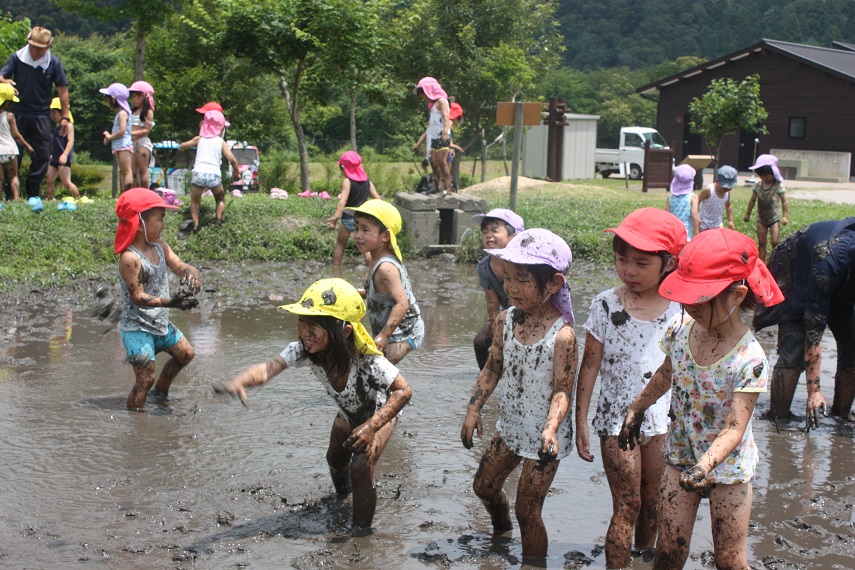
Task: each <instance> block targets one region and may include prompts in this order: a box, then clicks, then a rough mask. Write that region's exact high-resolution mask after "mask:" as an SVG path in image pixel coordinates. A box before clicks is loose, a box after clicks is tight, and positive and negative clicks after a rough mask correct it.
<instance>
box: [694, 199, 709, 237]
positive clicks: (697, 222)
mask: <svg viewBox="0 0 855 570" xmlns="http://www.w3.org/2000/svg"><path fill="white" fill-rule="evenodd" d="M704 192H706V193H707V196H709V189H708V188H704V189H703V190H701V193H700V194H692V200H691V205H692V235H698V234H699V233H701V208H700V204H701V202H703V201H704V200H705V199H706V197H705V196H704Z"/></svg>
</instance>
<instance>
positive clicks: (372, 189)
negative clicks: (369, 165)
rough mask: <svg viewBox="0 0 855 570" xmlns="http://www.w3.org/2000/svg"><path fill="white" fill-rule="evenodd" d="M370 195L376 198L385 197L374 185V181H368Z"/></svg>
mask: <svg viewBox="0 0 855 570" xmlns="http://www.w3.org/2000/svg"><path fill="white" fill-rule="evenodd" d="M368 195H369V196H371V197H372V198H374V199H375V200H382V199H383V198H382V197H381V196H380V194H378V193H377V188H375V187H374V183H373V182H368Z"/></svg>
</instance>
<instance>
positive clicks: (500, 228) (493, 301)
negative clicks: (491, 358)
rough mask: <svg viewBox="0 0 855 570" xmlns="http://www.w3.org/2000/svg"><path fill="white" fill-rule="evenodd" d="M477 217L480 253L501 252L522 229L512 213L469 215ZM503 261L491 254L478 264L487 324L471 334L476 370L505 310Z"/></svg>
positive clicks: (494, 211)
mask: <svg viewBox="0 0 855 570" xmlns="http://www.w3.org/2000/svg"><path fill="white" fill-rule="evenodd" d="M473 217H475V218H478V217H481V218H483V219H482V220H481V246H482V247H483V248H484V250H485V251H486V250H488V249H502V248H503V247H505V246H506V245H508V242H509V241H511V238H513V237H514V235H515V234H516V233H517V232H521V231H523V230H524V229H525V223H524V222H523V219H522V217H520V215H519V214H517V213H516V212H514V211H513V210H506V209H504V208H494V209H492V210H490V211H489V212H487V213H486V214H478V215H476V216H473ZM503 263H504V262H503V261H502V260H501V259H499V258H498V257H496V256H494V255H489V254H487V255H485V256H484V258H483V259H481V261H479V262H478V285H480V286H481V288H482V289H483V290H484V298H485V300H486V302H487V322H486V323H484V326H483V327H481V330H480V331H478V334H476V335H475V340H474V341H473V342H472V344H473V346H474V348H475V360H476V361H477V362H478V369H479V370H480V369H482V368H484V365H485V364H486V363H487V355H488V353H489V352H490V345H491V344H493V328H494V326H495V324H496V316H497V315H498V314H499V313H500V312H502V311H504V310H505V309H507V308H508V296H507V295H506V294H505V287H504V283H505V279H504V273H503V272H502V264H503Z"/></svg>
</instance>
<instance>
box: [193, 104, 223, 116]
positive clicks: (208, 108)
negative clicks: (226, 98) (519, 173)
mask: <svg viewBox="0 0 855 570" xmlns="http://www.w3.org/2000/svg"><path fill="white" fill-rule="evenodd" d="M208 111H219V112H220V113H222V112H223V106H222V105H220V104H219V103H217V102H215V101H210V102H208V103H205V104H204V105H202V106H201V107H198V108H197V109H196V112H197V113H202V114H203V115H204V114H205V113H207V112H208Z"/></svg>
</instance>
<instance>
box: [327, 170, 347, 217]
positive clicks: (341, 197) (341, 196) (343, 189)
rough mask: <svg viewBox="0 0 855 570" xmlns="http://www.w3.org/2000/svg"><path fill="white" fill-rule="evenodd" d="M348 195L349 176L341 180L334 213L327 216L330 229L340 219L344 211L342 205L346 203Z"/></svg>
mask: <svg viewBox="0 0 855 570" xmlns="http://www.w3.org/2000/svg"><path fill="white" fill-rule="evenodd" d="M348 197H350V178H345V179H344V180H343V181H342V182H341V194H339V195H338V204H336V206H335V213H334V214H333V215H332V216H331V217H329V218H327V227H328V228H329V229H331V230H334V229H335V225H336V224H337V223H338V221H339V220H340V219H341V215H342V214H343V213H344V207H345V205H347V199H348Z"/></svg>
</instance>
